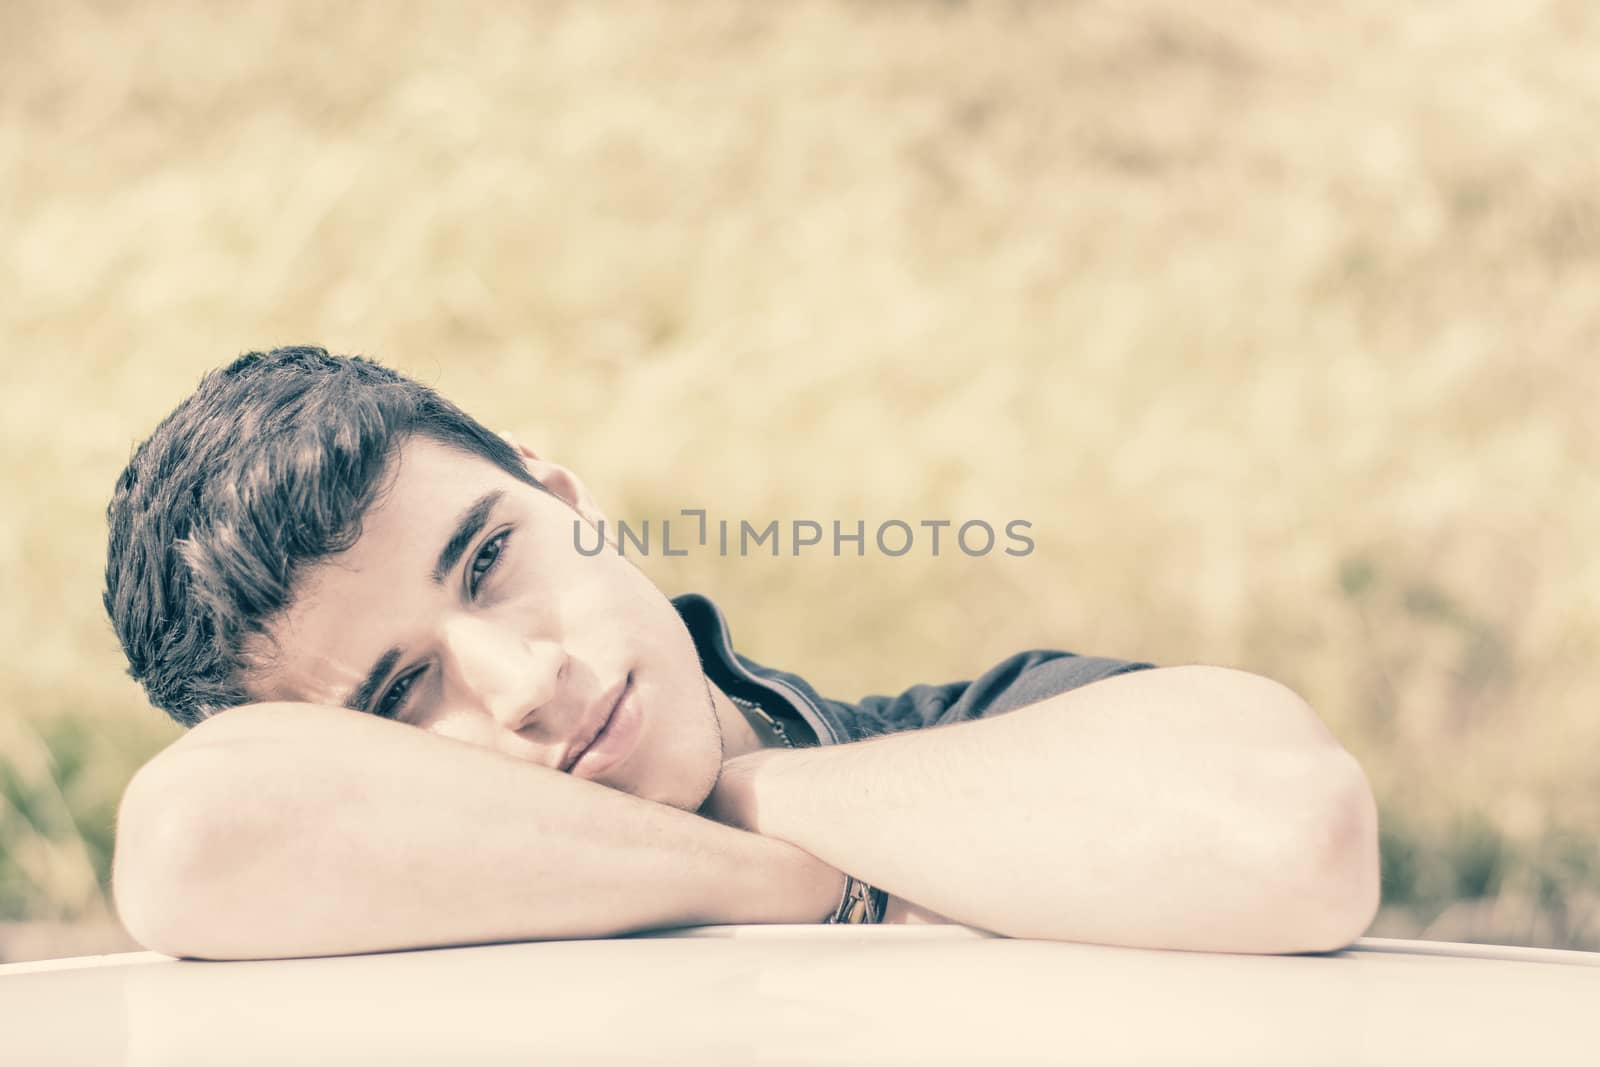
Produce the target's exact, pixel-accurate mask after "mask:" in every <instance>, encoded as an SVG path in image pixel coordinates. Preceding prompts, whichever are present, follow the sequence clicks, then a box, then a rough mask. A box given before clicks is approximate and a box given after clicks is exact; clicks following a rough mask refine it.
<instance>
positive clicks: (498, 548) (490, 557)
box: [467, 530, 511, 597]
mask: <svg viewBox="0 0 1600 1067" xmlns="http://www.w3.org/2000/svg"><path fill="white" fill-rule="evenodd" d="M510 536H511V531H510V530H502V531H501V532H500V533H497V534H495V535H494V536H493V537H491V538H489V540H487V541H485V542H484V543H483V547H482V548H480V549H478V554H477V555H476V556H474V557H472V566H471V567H470V568H469V569H468V571H467V592H468V594H470V595H471V596H474V597H476V596H477V595H478V584H479V583H480V582H481V581H482V580H483V576H484V575H486V574H488V573H489V572H490V571H492V570H494V568H495V565H496V564H497V563H499V562H500V557H501V556H503V555H505V551H506V539H507V538H509V537H510Z"/></svg>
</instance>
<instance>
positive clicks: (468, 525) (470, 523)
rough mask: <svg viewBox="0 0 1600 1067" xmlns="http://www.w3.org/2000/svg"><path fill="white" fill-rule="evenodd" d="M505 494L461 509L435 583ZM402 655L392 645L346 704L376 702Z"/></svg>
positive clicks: (356, 706) (359, 708)
mask: <svg viewBox="0 0 1600 1067" xmlns="http://www.w3.org/2000/svg"><path fill="white" fill-rule="evenodd" d="M503 496H505V492H504V491H503V490H500V489H496V490H494V491H492V492H488V493H485V494H483V495H482V496H480V497H479V498H478V499H477V500H475V501H473V503H472V506H471V507H469V508H467V510H465V511H463V512H462V513H461V517H460V518H459V519H457V520H456V528H455V531H454V532H453V533H451V535H450V539H449V540H448V541H446V542H445V543H444V548H442V549H440V550H439V558H438V560H437V561H436V562H435V563H434V565H433V573H432V574H430V575H429V577H430V578H432V579H433V584H434V585H443V584H444V578H445V575H447V574H449V573H450V572H451V571H452V570H454V569H455V566H456V564H457V563H459V562H460V561H461V555H462V553H464V552H465V551H466V550H467V546H468V545H470V544H471V543H472V539H473V538H474V537H477V536H478V533H479V532H480V531H481V530H482V529H483V528H484V526H485V525H486V524H487V523H488V521H489V513H490V512H491V511H493V510H494V508H495V505H496V504H498V503H500V498H501V497H503ZM399 659H400V646H398V645H394V646H391V647H390V648H389V650H388V651H387V652H385V653H384V654H383V655H381V656H379V657H378V661H377V662H376V663H374V664H373V665H372V669H371V670H369V671H368V672H367V676H366V677H365V678H364V679H362V681H361V684H360V685H358V686H356V687H355V689H353V690H351V691H350V694H349V695H348V696H346V697H345V698H344V706H345V707H347V708H350V709H351V710H353V711H366V710H367V705H368V704H370V703H372V698H373V696H375V695H376V694H377V692H378V686H380V685H382V684H383V680H384V679H385V678H387V677H388V676H389V672H390V671H392V670H394V665H395V663H396V662H397V661H398V660H399Z"/></svg>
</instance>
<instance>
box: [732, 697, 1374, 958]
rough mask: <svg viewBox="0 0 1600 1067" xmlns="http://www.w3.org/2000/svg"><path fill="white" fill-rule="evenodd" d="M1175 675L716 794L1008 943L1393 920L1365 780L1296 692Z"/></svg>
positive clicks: (1278, 936) (1230, 937)
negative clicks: (1382, 910)
mask: <svg viewBox="0 0 1600 1067" xmlns="http://www.w3.org/2000/svg"><path fill="white" fill-rule="evenodd" d="M1161 673H1162V674H1165V675H1167V677H1166V678H1164V679H1162V678H1156V677H1154V675H1155V674H1156V672H1147V673H1146V674H1145V675H1143V676H1141V675H1126V676H1122V677H1119V678H1112V679H1108V680H1107V681H1105V682H1101V683H1098V684H1097V685H1094V686H1090V687H1086V688H1085V689H1082V690H1078V691H1075V692H1072V693H1067V694H1063V695H1061V696H1059V697H1056V698H1053V699H1052V700H1049V701H1045V702H1043V703H1041V704H1038V705H1035V706H1033V707H1029V708H1023V709H1020V710H1018V711H1015V712H1012V713H1010V714H1007V715H1003V716H999V717H996V718H994V719H990V720H985V721H981V722H973V723H964V724H961V725H957V726H950V727H944V728H939V729H933V730H924V731H914V732H909V733H904V734H896V735H892V736H889V737H884V738H878V739H874V740H870V741H864V742H860V743H857V744H851V745H843V746H836V747H829V748H821V749H809V750H805V751H800V752H793V753H773V754H771V755H769V756H767V757H766V758H758V759H757V760H755V761H754V762H752V763H751V764H750V765H749V767H748V768H746V769H744V770H743V771H740V772H738V773H736V774H735V775H729V776H725V777H727V778H728V779H729V780H728V781H727V783H726V787H723V786H719V792H722V793H723V794H724V796H723V800H724V801H725V802H726V804H725V812H726V810H731V809H734V808H736V809H738V810H739V814H738V815H737V816H736V817H735V819H734V820H733V821H735V822H736V824H738V825H748V826H750V827H752V828H754V829H756V830H758V831H759V832H761V833H763V834H770V835H772V836H775V837H779V838H782V839H784V840H787V841H791V842H793V843H795V844H797V845H799V846H800V847H802V848H804V849H806V850H807V851H809V852H811V853H813V854H815V855H817V856H818V857H820V858H822V859H824V860H826V861H828V862H829V863H830V864H832V865H834V866H836V867H838V868H840V869H841V870H847V871H849V872H850V873H852V874H854V875H856V876H857V877H860V878H864V879H866V880H868V881H870V882H872V883H873V884H874V885H877V886H879V887H880V888H883V889H885V890H887V891H888V892H890V893H892V894H894V895H896V896H899V897H903V898H905V899H907V900H910V901H915V902H916V903H917V904H918V905H921V906H923V907H925V908H928V909H931V910H933V911H935V912H938V913H940V914H943V915H945V916H948V917H949V918H950V919H952V920H954V921H957V922H964V923H968V924H971V925H974V926H980V927H985V928H987V929H991V930H994V931H996V932H999V933H1004V934H1009V935H1013V936H1025V937H1043V938H1052V939H1059V940H1073V941H1089V942H1096V943H1105V944H1121V945H1133V946H1149V947H1166V948H1187V949H1206V950H1213V951H1242V952H1284V951H1304V950H1312V949H1319V948H1332V947H1336V945H1337V944H1342V943H1344V942H1346V941H1348V940H1350V939H1352V938H1353V937H1354V936H1356V934H1357V933H1359V927H1360V926H1362V925H1364V921H1365V920H1363V919H1360V915H1361V913H1362V912H1363V911H1364V910H1365V911H1370V908H1372V907H1375V905H1376V845H1375V821H1374V820H1375V816H1374V814H1373V813H1372V811H1371V807H1370V806H1371V800H1370V793H1369V792H1367V791H1366V786H1365V780H1364V778H1361V776H1360V772H1359V768H1355V769H1354V772H1353V774H1352V773H1351V769H1352V768H1353V767H1354V765H1353V762H1352V761H1350V760H1349V759H1348V757H1347V756H1345V755H1344V754H1343V752H1342V750H1340V749H1339V748H1338V746H1337V745H1336V744H1334V743H1333V742H1332V740H1331V737H1329V736H1328V735H1327V733H1326V730H1324V729H1323V728H1322V727H1321V724H1320V723H1318V722H1316V721H1315V716H1314V715H1311V713H1310V711H1309V709H1303V714H1302V711H1301V710H1300V709H1295V708H1293V707H1292V706H1290V704H1289V703H1288V702H1285V701H1282V700H1280V699H1278V697H1277V696H1275V695H1274V694H1275V693H1287V691H1286V690H1281V689H1280V688H1278V687H1272V686H1271V685H1270V683H1264V682H1262V680H1260V679H1254V680H1253V682H1252V683H1246V684H1237V683H1236V681H1230V680H1228V679H1226V678H1220V676H1221V675H1224V674H1228V673H1231V672H1218V674H1214V675H1210V676H1203V675H1196V676H1195V677H1194V678H1191V679H1188V680H1189V681H1191V682H1195V683H1197V684H1194V685H1192V686H1191V687H1190V689H1188V690H1185V689H1184V688H1182V685H1181V683H1183V682H1184V681H1185V680H1186V679H1185V678H1184V676H1183V675H1182V672H1172V671H1168V672H1161ZM1243 677H1248V676H1243ZM1219 678H1220V684H1213V683H1218V682H1219ZM1254 683H1261V684H1259V685H1257V684H1254ZM1306 716H1309V719H1307V718H1306ZM729 769H730V770H733V768H729ZM741 776H742V777H743V779H744V781H743V783H742V784H741V783H740V781H739V778H740V777H741ZM739 793H742V794H743V798H742V799H735V797H734V796H733V795H730V794H739ZM1335 794H1340V795H1335ZM1358 794H1359V795H1358ZM1369 853H1370V855H1369ZM1351 895H1354V896H1356V897H1360V898H1362V899H1358V900H1354V901H1352V900H1349V899H1347V898H1349V897H1350V896H1351ZM1367 898H1370V899H1367ZM1367 918H1370V914H1369V915H1367ZM1347 934H1348V936H1346V935H1347Z"/></svg>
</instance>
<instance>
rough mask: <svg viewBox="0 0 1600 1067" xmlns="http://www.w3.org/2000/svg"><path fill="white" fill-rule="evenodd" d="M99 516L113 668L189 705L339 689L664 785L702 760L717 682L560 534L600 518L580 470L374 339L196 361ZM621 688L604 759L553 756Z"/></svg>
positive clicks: (632, 573) (623, 585)
mask: <svg viewBox="0 0 1600 1067" xmlns="http://www.w3.org/2000/svg"><path fill="white" fill-rule="evenodd" d="M107 517H108V521H109V525H110V543H109V546H108V556H107V564H106V593H105V603H106V609H107V611H108V612H109V613H110V615H111V619H112V622H113V624H114V625H115V627H116V630H117V633H118V636H119V637H120V638H121V640H122V645H123V648H124V650H125V651H126V653H127V655H128V661H129V664H130V671H129V673H130V674H132V675H133V677H134V678H136V679H137V680H138V681H139V682H140V683H141V684H142V685H143V686H144V687H145V690H146V692H147V693H148V694H149V696H150V699H151V701H152V702H153V703H155V704H156V705H158V706H160V707H162V708H164V709H165V710H166V711H167V712H168V713H169V714H170V715H172V717H173V718H175V719H176V720H178V721H179V722H180V723H183V724H184V725H193V724H195V723H196V722H199V721H200V720H201V719H203V718H205V717H207V716H209V715H211V714H213V713H215V712H218V711H221V710H223V709H225V708H228V707H232V706H234V705H237V704H242V703H247V702H252V701H268V700H300V701H309V702H314V703H323V704H336V705H338V704H343V705H349V706H352V707H356V708H359V709H361V710H366V711H371V712H374V713H376V714H381V715H385V716H387V717H393V718H397V719H400V720H402V721H405V722H408V723H411V724H413V725H416V726H420V727H423V728H426V729H430V730H433V731H435V732H437V733H441V734H446V735H449V736H454V737H457V738H459V739H461V740H464V741H469V742H471V743H474V744H479V745H483V746H485V747H489V748H494V749H497V750H500V751H504V752H506V753H508V754H511V755H514V756H517V757H519V758H522V759H526V760H530V761H532V762H538V763H542V764H545V765H546V766H551V767H556V768H559V769H563V770H572V771H573V772H574V773H577V774H579V775H584V776H591V777H594V778H596V780H599V781H601V782H603V783H604V784H607V785H612V786H614V787H616V788H622V789H625V790H627V791H628V792H633V793H637V794H639V795H641V796H646V797H648V798H650V799H656V800H661V801H664V802H667V803H674V804H677V805H678V806H682V807H692V806H696V805H698V804H699V802H700V801H701V800H702V799H703V798H704V795H705V792H706V791H708V790H709V789H710V786H711V784H712V783H713V782H714V781H715V778H716V771H717V767H718V766H719V765H720V760H721V755H722V752H721V747H720V740H719V730H718V719H719V717H725V712H726V708H725V705H727V700H726V697H722V696H720V694H713V695H712V696H711V697H710V699H709V700H708V690H707V685H706V681H705V678H704V675H703V674H702V673H701V670H700V667H699V661H698V658H697V657H696V655H695V652H694V648H693V644H692V642H691V641H690V639H689V636H688V633H687V631H685V630H684V628H683V625H682V622H681V621H680V620H679V619H678V616H677V614H676V612H674V611H673V609H672V606H671V604H670V603H669V602H668V601H667V600H666V598H665V597H663V596H662V595H661V593H660V592H659V591H658V590H657V589H656V588H655V586H654V585H652V584H651V583H650V581H649V580H648V579H647V578H646V577H645V576H644V575H643V574H642V573H640V572H639V571H638V569H637V568H635V567H634V566H633V565H632V564H631V563H629V562H628V561H626V560H623V559H621V558H620V557H619V556H617V555H616V554H614V553H600V554H599V555H596V556H584V555H583V554H581V553H579V552H578V551H576V549H575V546H574V525H573V523H574V520H575V519H578V518H582V519H585V520H587V521H589V522H591V523H594V522H598V521H599V519H600V515H599V512H598V509H596V508H595V506H594V503H593V501H591V500H590V499H589V498H588V494H587V490H586V489H585V488H584V487H583V485H582V483H581V482H580V481H579V480H578V478H577V477H576V475H574V474H573V473H572V472H571V471H569V470H567V469H565V468H563V467H560V466H558V465H556V464H554V463H550V462H548V461H546V460H543V459H541V458H540V457H538V456H537V455H536V454H534V453H533V452H531V451H528V450H526V449H519V448H517V447H515V446H513V445H511V444H510V443H509V442H508V441H506V440H505V439H504V438H502V437H499V436H498V435H496V434H494V433H491V432H490V431H488V430H486V429H485V428H484V427H483V426H482V425H480V424H479V423H478V422H477V421H475V420H474V419H472V418H471V417H470V416H468V415H466V414H465V413H464V412H462V411H461V410H460V409H459V408H457V407H455V406H454V405H453V404H451V403H450V402H448V401H446V400H445V399H443V398H442V397H440V396H439V395H438V394H437V393H436V392H434V391H433V390H431V389H429V388H427V387H426V386H423V385H421V384H420V383H417V382H414V381H411V380H409V379H406V378H404V377H402V376H400V375H398V374H395V373H394V372H392V371H389V370H387V369H386V368H383V367H381V366H379V365H377V364H375V363H372V362H369V361H366V360H362V359H359V358H346V357H338V356H330V355H329V354H328V353H326V352H325V351H323V350H321V349H316V348H287V349H277V350H275V351H272V352H268V353H250V354H248V355H245V356H242V357H240V358H239V359H238V360H236V361H235V362H234V363H233V364H232V365H230V366H229V367H227V368H225V369H223V370H219V371H215V372H213V373H212V374H210V375H208V376H207V377H206V378H205V379H204V380H203V381H202V382H201V384H200V387H199V388H198V389H197V390H196V391H195V393H194V394H193V395H192V396H190V397H189V398H188V399H187V400H185V401H184V402H183V403H182V404H180V405H179V406H178V408H177V409H176V410H175V411H173V413H172V414H171V415H169V416H168V417H167V418H166V419H165V420H164V421H163V422H162V423H161V424H160V426H158V427H157V429H156V431H155V432H154V433H153V434H152V435H151V436H150V438H149V439H148V440H147V441H145V442H144V443H143V444H142V445H141V446H140V447H139V448H138V450H137V451H136V452H135V454H134V456H133V459H132V461H131V462H130V463H129V464H128V467H127V469H126V470H125V471H124V472H123V474H122V476H121V478H120V479H119V480H118V482H117V487H116V491H115V494H114V496H113V498H112V501H111V505H110V508H109V509H108V512H107ZM622 692H626V693H627V694H628V696H627V699H626V700H624V701H623V702H622V703H621V704H620V705H617V706H618V707H619V708H620V709H622V710H621V711H619V713H618V714H617V716H616V717H615V719H614V720H613V725H614V726H616V727H617V728H618V729H617V731H616V732H615V734H614V733H613V731H612V730H611V729H610V728H608V730H607V735H608V736H610V737H611V740H612V741H613V744H612V745H611V746H610V747H612V748H615V749H616V750H617V751H616V753H615V754H614V758H613V759H612V760H611V761H610V762H607V761H605V760H603V759H601V758H600V756H601V754H602V751H603V750H604V749H605V748H606V747H607V746H606V745H604V744H597V745H596V746H595V752H594V753H592V754H590V755H588V756H585V758H584V761H583V762H581V763H579V764H578V765H577V766H576V767H572V766H570V762H571V759H572V757H573V756H575V755H576V750H577V749H578V748H581V747H582V746H583V744H584V743H585V742H586V741H587V740H589V738H590V736H591V735H592V733H593V731H594V730H595V729H598V728H599V726H600V725H601V723H602V722H603V721H604V720H605V716H607V715H608V714H609V713H610V712H611V710H612V708H613V705H614V704H615V703H616V697H617V696H618V695H619V693H622ZM719 698H720V699H719ZM624 712H626V714H624ZM623 727H627V729H622V728H623ZM621 735H627V736H621ZM604 740H605V738H602V741H604ZM618 740H621V741H622V742H624V743H623V744H620V745H619V744H615V742H616V741H618Z"/></svg>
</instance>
